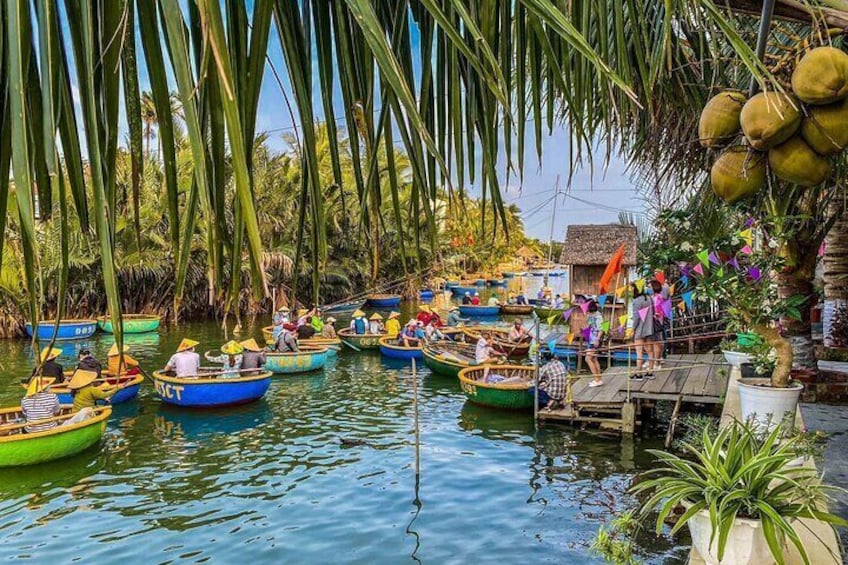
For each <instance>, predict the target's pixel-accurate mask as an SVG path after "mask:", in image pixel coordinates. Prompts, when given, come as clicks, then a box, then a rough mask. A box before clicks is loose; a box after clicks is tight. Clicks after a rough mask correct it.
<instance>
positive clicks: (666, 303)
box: [662, 298, 671, 318]
mask: <svg viewBox="0 0 848 565" xmlns="http://www.w3.org/2000/svg"><path fill="white" fill-rule="evenodd" d="M662 311H663V314H665V317H666V318H671V298H669V299H667V300H663V303H662Z"/></svg>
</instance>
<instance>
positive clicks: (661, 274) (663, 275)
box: [654, 271, 665, 284]
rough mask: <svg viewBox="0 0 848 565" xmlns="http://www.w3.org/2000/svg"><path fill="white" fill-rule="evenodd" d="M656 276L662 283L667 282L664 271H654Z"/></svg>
mask: <svg viewBox="0 0 848 565" xmlns="http://www.w3.org/2000/svg"><path fill="white" fill-rule="evenodd" d="M654 278H655V279H657V282H659V283H660V284H665V273H664V272H662V271H657V272H655V273H654Z"/></svg>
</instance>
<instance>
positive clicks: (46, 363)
mask: <svg viewBox="0 0 848 565" xmlns="http://www.w3.org/2000/svg"><path fill="white" fill-rule="evenodd" d="M60 355H62V350H61V349H59V348H57V347H45V348H44V349H42V350H41V353H40V354H39V358H40V359H41V366H40V367H38V366H36V368H35V369H33V370H32V374H31V375H30V376H29V377H27V378H25V379H22V382H23V384H27V383H29V381H30V379H31V378H32V377H34V376H35V375H36V374H38V375H40V376H42V377H53V378H54V379H56V382H57V383H61V382H62V381H64V380H65V371H64V369H62V366H61V365H60V364H59V363H57V362H56V358H57V357H59V356H60Z"/></svg>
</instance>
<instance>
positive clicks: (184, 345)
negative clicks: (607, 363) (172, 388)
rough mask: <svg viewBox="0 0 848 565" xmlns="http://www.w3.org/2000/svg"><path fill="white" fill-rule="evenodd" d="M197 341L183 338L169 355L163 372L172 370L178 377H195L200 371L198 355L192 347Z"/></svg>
mask: <svg viewBox="0 0 848 565" xmlns="http://www.w3.org/2000/svg"><path fill="white" fill-rule="evenodd" d="M198 345H200V342H199V341H195V340H193V339H188V338H184V339H183V340H182V341H181V342H180V345H179V346H178V347H177V352H176V353H174V354H173V355H171V358H170V359H168V363H167V364H166V365H165V372H168V371H174V372H175V373H176V375H177V376H178V377H196V376H197V375H198V374H199V373H200V355H198V354H197V353H196V352H195V351H194V348H195V347H197V346H198Z"/></svg>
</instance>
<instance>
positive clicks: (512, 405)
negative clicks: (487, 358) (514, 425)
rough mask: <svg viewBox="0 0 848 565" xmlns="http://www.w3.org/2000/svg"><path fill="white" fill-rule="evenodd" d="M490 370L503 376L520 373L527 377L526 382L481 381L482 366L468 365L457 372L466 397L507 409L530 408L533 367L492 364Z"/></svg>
mask: <svg viewBox="0 0 848 565" xmlns="http://www.w3.org/2000/svg"><path fill="white" fill-rule="evenodd" d="M489 369H490V371H491V372H493V373H496V374H502V375H504V376H513V375H517V374H521V375H522V376H526V377H527V381H526V384H525V383H518V384H509V385H498V384H489V383H485V382H481V381H480V380H479V379H482V377H483V373H484V371H485V368H484V367H470V368H468V369H463V370H461V371H460V372H459V384H460V386H461V387H462V392H464V393H465V396H466V398H468V400H469V401H470V402H474V403H475V404H481V405H483V406H489V407H491V408H504V409H508V410H532V409H533V395H532V394H531V393H530V387H531V386H532V384H533V381H532V378H533V373H534V371H535V369H534V368H533V367H522V366H518V365H492V366H490V368H489Z"/></svg>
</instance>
